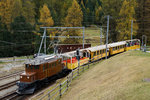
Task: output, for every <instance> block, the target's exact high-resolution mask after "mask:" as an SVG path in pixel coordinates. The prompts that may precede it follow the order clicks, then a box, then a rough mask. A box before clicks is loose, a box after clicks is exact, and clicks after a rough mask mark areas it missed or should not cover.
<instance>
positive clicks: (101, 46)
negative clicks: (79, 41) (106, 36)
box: [87, 45, 106, 52]
mask: <svg viewBox="0 0 150 100" xmlns="http://www.w3.org/2000/svg"><path fill="white" fill-rule="evenodd" d="M102 49H106V45H100V46H96V47H90V48H87V50H90V51H91V52H94V51H97V50H102Z"/></svg>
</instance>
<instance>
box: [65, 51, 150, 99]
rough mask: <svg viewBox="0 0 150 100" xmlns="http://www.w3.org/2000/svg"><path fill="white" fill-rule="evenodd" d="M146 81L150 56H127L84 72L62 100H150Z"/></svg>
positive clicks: (149, 66) (149, 74) (123, 54)
mask: <svg viewBox="0 0 150 100" xmlns="http://www.w3.org/2000/svg"><path fill="white" fill-rule="evenodd" d="M146 78H150V54H148V53H143V52H140V51H129V52H125V53H122V54H119V55H116V56H113V57H111V58H109V59H108V60H104V61H103V62H100V63H99V64H97V65H95V66H93V67H92V68H91V69H90V70H88V71H86V72H84V73H83V74H82V75H81V76H79V78H77V79H76V80H74V81H73V83H72V85H71V87H70V88H69V91H68V92H67V93H66V94H65V95H64V96H63V97H62V100H150V82H146V81H144V79H146Z"/></svg>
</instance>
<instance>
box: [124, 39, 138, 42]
mask: <svg viewBox="0 0 150 100" xmlns="http://www.w3.org/2000/svg"><path fill="white" fill-rule="evenodd" d="M131 41H140V39H132V40H126V42H131Z"/></svg>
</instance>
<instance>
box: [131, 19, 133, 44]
mask: <svg viewBox="0 0 150 100" xmlns="http://www.w3.org/2000/svg"><path fill="white" fill-rule="evenodd" d="M132 34H133V20H131V43H132Z"/></svg>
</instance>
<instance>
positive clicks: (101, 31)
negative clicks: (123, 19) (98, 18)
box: [100, 27, 103, 45]
mask: <svg viewBox="0 0 150 100" xmlns="http://www.w3.org/2000/svg"><path fill="white" fill-rule="evenodd" d="M102 33H103V29H102V27H100V45H102Z"/></svg>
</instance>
